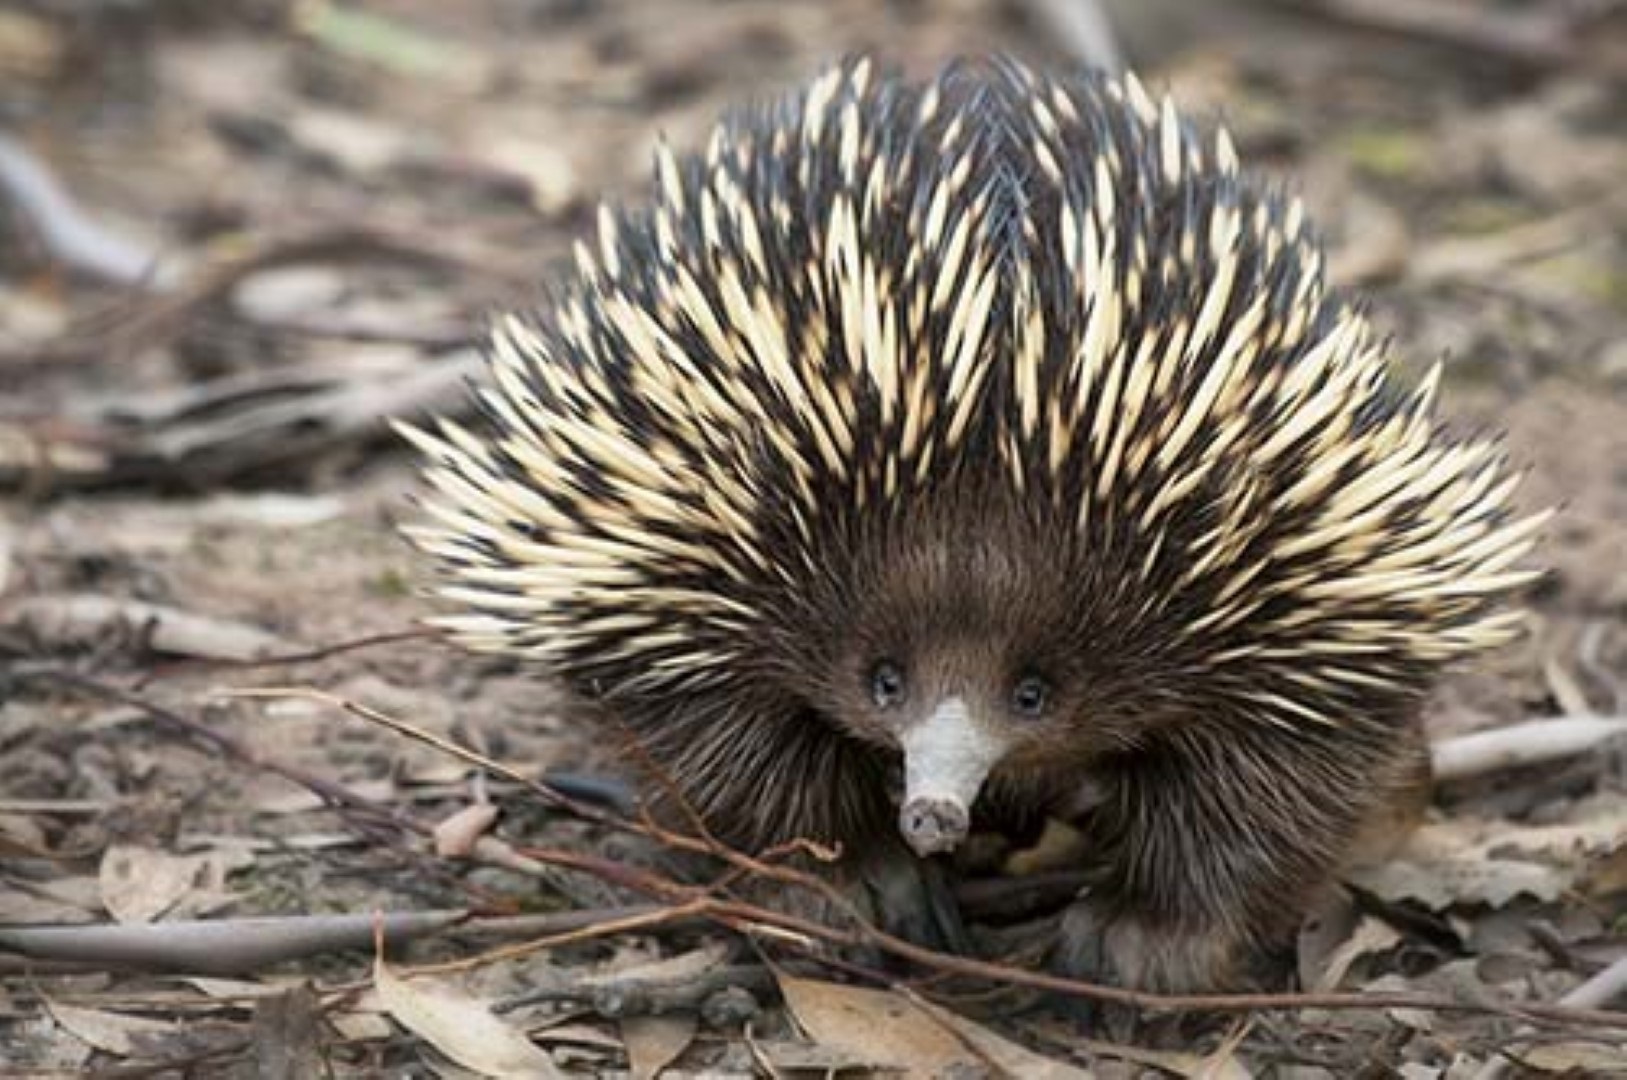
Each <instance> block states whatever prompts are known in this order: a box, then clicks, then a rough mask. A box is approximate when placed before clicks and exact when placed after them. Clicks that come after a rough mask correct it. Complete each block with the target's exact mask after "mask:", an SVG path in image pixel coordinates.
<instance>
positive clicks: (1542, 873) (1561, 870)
mask: <svg viewBox="0 0 1627 1080" xmlns="http://www.w3.org/2000/svg"><path fill="white" fill-rule="evenodd" d="M1580 813H1581V814H1582V815H1583V816H1581V817H1580V818H1579V820H1576V821H1572V822H1566V823H1560V824H1553V825H1516V824H1513V823H1511V822H1504V821H1481V820H1475V819H1464V818H1459V819H1453V820H1450V821H1439V822H1432V823H1430V824H1428V825H1425V826H1422V827H1421V828H1419V829H1418V830H1417V832H1415V833H1414V834H1413V836H1412V838H1411V839H1410V840H1408V842H1407V845H1406V846H1405V847H1404V848H1403V849H1402V850H1401V852H1400V853H1399V854H1398V855H1397V857H1396V858H1395V859H1393V860H1391V861H1390V862H1389V863H1386V864H1384V865H1382V866H1376V867H1362V868H1358V869H1356V870H1354V871H1352V872H1351V873H1350V875H1349V876H1350V880H1351V881H1352V882H1353V883H1355V884H1357V885H1360V886H1361V887H1362V888H1364V889H1367V890H1368V891H1370V892H1372V893H1374V894H1376V895H1378V896H1380V897H1383V898H1384V899H1386V900H1416V901H1418V902H1419V903H1422V904H1424V905H1425V906H1427V907H1429V908H1431V909H1433V910H1437V911H1438V910H1441V909H1443V908H1447V907H1450V906H1452V905H1453V904H1474V903H1482V904H1490V905H1492V906H1494V907H1501V906H1502V905H1504V904H1507V903H1508V902H1509V901H1511V900H1513V899H1514V898H1515V897H1516V896H1520V895H1522V894H1523V895H1528V896H1532V897H1535V898H1537V899H1539V900H1544V901H1551V900H1555V899H1557V898H1558V897H1559V896H1560V895H1561V894H1563V893H1564V892H1565V891H1566V890H1568V889H1570V888H1572V887H1573V886H1574V885H1575V884H1576V883H1577V882H1578V881H1579V880H1580V879H1581V878H1582V877H1583V876H1584V875H1585V874H1586V872H1587V871H1588V869H1589V867H1590V865H1591V864H1592V863H1593V862H1594V861H1595V859H1596V858H1597V857H1598V856H1600V855H1603V854H1608V853H1609V852H1611V851H1614V850H1619V849H1620V848H1621V847H1622V846H1623V845H1624V844H1627V811H1624V809H1623V807H1622V806H1621V805H1618V804H1616V803H1615V802H1608V803H1606V802H1602V801H1596V802H1595V803H1594V804H1593V805H1584V806H1583V807H1582V809H1581V811H1580Z"/></svg>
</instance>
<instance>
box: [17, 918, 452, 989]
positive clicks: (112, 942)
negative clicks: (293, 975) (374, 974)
mask: <svg viewBox="0 0 1627 1080" xmlns="http://www.w3.org/2000/svg"><path fill="white" fill-rule="evenodd" d="M467 917H468V913H467V912H464V911H414V912H390V913H386V914H378V915H289V916H281V917H271V918H250V919H188V920H180V921H175V922H159V923H145V924H140V925H129V926H123V925H116V924H115V925H102V924H95V925H81V926H0V949H9V950H11V951H12V952H16V953H21V954H23V955H24V956H30V957H34V958H36V959H40V960H56V961H64V962H68V963H82V964H95V965H97V966H99V967H103V968H137V969H140V970H142V971H185V972H190V973H194V974H203V975H241V974H246V973H250V972H255V971H260V970H263V969H264V968H266V967H269V966H271V965H272V964H279V963H283V962H285V961H289V960H298V959H301V958H304V957H308V956H315V955H319V954H321V953H329V952H340V951H344V950H347V949H366V948H369V947H370V946H371V945H372V942H373V932H374V927H375V925H377V926H381V927H382V933H383V934H384V936H385V939H386V940H387V941H388V942H389V943H390V944H392V945H398V944H401V943H404V942H407V941H412V940H413V939H415V938H421V937H424V936H426V935H429V934H433V933H436V932H437V931H440V930H443V929H445V928H446V927H449V926H452V925H454V924H455V923H458V922H460V921H462V920H463V919H465V918H467Z"/></svg>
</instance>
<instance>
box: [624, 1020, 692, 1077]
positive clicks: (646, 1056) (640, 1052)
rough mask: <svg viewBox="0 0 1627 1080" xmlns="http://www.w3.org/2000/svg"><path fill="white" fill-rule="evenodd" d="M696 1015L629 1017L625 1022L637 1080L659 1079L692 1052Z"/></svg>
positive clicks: (625, 1036) (629, 1061)
mask: <svg viewBox="0 0 1627 1080" xmlns="http://www.w3.org/2000/svg"><path fill="white" fill-rule="evenodd" d="M695 1028H696V1020H695V1016H694V1014H693V1013H685V1014H682V1015H675V1016H629V1017H626V1018H625V1019H623V1020H622V1022H621V1038H622V1041H623V1042H624V1043H626V1044H627V1061H628V1068H629V1071H630V1072H631V1073H632V1074H633V1080H655V1076H656V1074H657V1073H659V1072H660V1071H661V1070H662V1069H664V1068H666V1067H667V1066H668V1065H671V1064H672V1063H673V1062H674V1061H676V1060H677V1059H678V1055H679V1054H682V1053H683V1052H684V1051H685V1050H687V1049H689V1044H690V1043H691V1042H693V1041H694V1039H695Z"/></svg>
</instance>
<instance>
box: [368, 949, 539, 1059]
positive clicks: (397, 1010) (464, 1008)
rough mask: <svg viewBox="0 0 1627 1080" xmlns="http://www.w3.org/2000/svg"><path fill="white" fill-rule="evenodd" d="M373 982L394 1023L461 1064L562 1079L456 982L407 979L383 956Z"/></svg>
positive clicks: (528, 1043) (536, 1049)
mask: <svg viewBox="0 0 1627 1080" xmlns="http://www.w3.org/2000/svg"><path fill="white" fill-rule="evenodd" d="M373 987H374V989H375V990H377V991H378V996H379V1001H380V1002H381V1003H382V1004H383V1005H384V1008H385V1011H387V1012H388V1013H389V1014H390V1015H391V1016H392V1017H394V1018H395V1020H396V1022H397V1023H399V1024H400V1025H401V1026H402V1027H404V1028H406V1029H407V1030H408V1031H410V1032H412V1033H413V1034H414V1035H417V1036H418V1037H419V1038H421V1039H423V1040H424V1041H425V1042H427V1043H429V1044H430V1045H431V1046H433V1047H434V1048H435V1049H437V1050H439V1051H440V1052H441V1053H443V1054H445V1055H446V1056H447V1057H449V1058H451V1059H452V1060H453V1061H455V1062H457V1063H458V1064H459V1065H462V1066H463V1067H464V1068H466V1069H473V1070H474V1071H475V1072H478V1073H481V1074H482V1075H485V1076H500V1077H511V1076H512V1077H537V1076H540V1077H559V1078H560V1080H564V1076H565V1074H564V1073H563V1072H561V1071H560V1070H559V1068H558V1067H557V1066H556V1065H555V1064H554V1059H553V1058H552V1057H550V1056H549V1055H548V1053H547V1051H545V1050H543V1049H542V1048H541V1047H539V1046H537V1045H536V1044H535V1043H533V1042H532V1041H531V1040H530V1039H528V1038H526V1036H525V1035H524V1034H523V1033H522V1032H520V1031H518V1030H516V1029H515V1028H512V1027H510V1026H509V1025H507V1024H505V1023H504V1022H503V1021H502V1020H499V1019H498V1018H497V1016H496V1015H494V1014H493V1013H492V1011H491V1009H490V1008H489V1007H487V1005H486V1003H485V1002H483V1001H480V1000H478V999H477V998H474V997H472V996H470V995H469V994H466V993H464V992H463V991H461V990H459V989H457V988H456V987H452V986H448V985H446V984H444V983H436V982H430V981H428V980H424V979H417V980H413V981H410V982H409V981H408V980H406V979H403V978H401V977H400V976H399V975H397V974H396V973H395V972H394V971H392V970H390V967H389V965H388V964H386V963H384V961H383V960H382V959H381V960H378V961H376V962H375V963H374V965H373Z"/></svg>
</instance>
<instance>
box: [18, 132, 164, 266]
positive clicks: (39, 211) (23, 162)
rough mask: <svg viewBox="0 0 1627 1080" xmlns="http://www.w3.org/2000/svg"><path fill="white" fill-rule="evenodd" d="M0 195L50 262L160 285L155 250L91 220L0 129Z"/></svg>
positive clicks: (37, 164)
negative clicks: (31, 231) (30, 230)
mask: <svg viewBox="0 0 1627 1080" xmlns="http://www.w3.org/2000/svg"><path fill="white" fill-rule="evenodd" d="M0 197H3V198H4V199H6V200H8V201H9V202H10V203H11V204H12V206H13V207H15V208H16V211H17V216H18V217H19V218H20V219H21V220H22V221H24V222H26V223H27V224H28V225H29V227H31V228H32V229H33V231H34V233H35V235H36V236H38V237H39V240H40V244H41V246H42V247H43V248H44V249H45V252H46V254H48V255H49V256H50V257H51V258H52V259H53V260H54V261H55V262H57V263H58V264H60V265H61V266H62V267H64V268H66V269H67V270H70V271H72V272H74V273H78V274H83V275H85V276H86V277H90V278H95V279H97V280H100V281H106V282H110V283H112V284H115V285H124V286H130V287H157V288H162V287H163V286H164V284H165V283H166V281H168V280H170V278H171V275H165V274H161V273H159V270H160V266H159V256H158V254H157V253H156V252H154V251H151V250H149V249H147V248H145V247H143V246H141V245H140V244H138V243H136V242H134V241H132V240H128V239H126V238H125V237H123V236H120V235H118V234H117V233H114V232H111V231H109V230H108V229H107V228H106V227H104V226H103V225H101V224H99V223H98V222H96V221H95V220H93V219H92V218H91V217H90V216H89V215H88V214H86V213H85V211H84V210H82V209H81V208H80V207H79V205H78V204H77V203H76V202H74V200H73V197H72V196H71V195H69V194H68V192H67V191H66V190H65V189H64V188H63V187H62V185H61V183H59V182H58V181H57V179H56V177H55V176H53V175H52V174H51V170H50V169H48V168H46V166H45V165H44V164H42V163H41V162H40V161H39V159H37V158H36V157H35V156H34V155H33V154H31V153H29V152H28V150H27V149H25V148H24V147H23V146H22V145H21V144H20V143H18V142H16V141H15V140H13V139H11V138H8V137H7V136H6V135H4V134H0Z"/></svg>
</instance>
